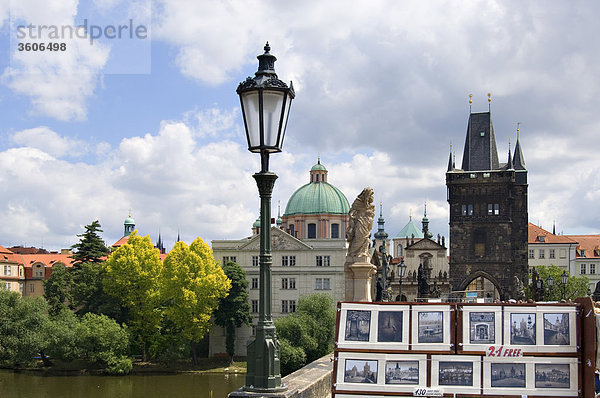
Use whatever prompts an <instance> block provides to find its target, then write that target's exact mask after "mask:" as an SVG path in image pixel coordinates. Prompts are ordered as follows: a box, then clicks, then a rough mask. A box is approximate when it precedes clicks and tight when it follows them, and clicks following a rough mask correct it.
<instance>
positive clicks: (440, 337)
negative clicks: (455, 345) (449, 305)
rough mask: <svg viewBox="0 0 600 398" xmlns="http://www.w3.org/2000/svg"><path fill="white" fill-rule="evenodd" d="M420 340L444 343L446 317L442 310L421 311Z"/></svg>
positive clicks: (421, 341) (420, 341)
mask: <svg viewBox="0 0 600 398" xmlns="http://www.w3.org/2000/svg"><path fill="white" fill-rule="evenodd" d="M418 319H419V323H418V340H417V341H418V342H419V343H442V342H443V341H444V328H443V325H444V322H443V320H444V317H443V313H442V312H441V311H422V312H419V317H418Z"/></svg>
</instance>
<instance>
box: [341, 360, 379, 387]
mask: <svg viewBox="0 0 600 398" xmlns="http://www.w3.org/2000/svg"><path fill="white" fill-rule="evenodd" d="M344 382H345V383H372V384H375V383H377V361H366V360H364V359H346V371H345V372H344Z"/></svg>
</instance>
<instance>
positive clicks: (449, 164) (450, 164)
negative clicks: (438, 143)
mask: <svg viewBox="0 0 600 398" xmlns="http://www.w3.org/2000/svg"><path fill="white" fill-rule="evenodd" d="M453 166H454V164H453V163H452V144H450V156H449V157H448V171H452V170H454V167H453Z"/></svg>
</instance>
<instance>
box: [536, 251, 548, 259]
mask: <svg viewBox="0 0 600 398" xmlns="http://www.w3.org/2000/svg"><path fill="white" fill-rule="evenodd" d="M538 258H546V250H544V249H540V251H539V254H538Z"/></svg>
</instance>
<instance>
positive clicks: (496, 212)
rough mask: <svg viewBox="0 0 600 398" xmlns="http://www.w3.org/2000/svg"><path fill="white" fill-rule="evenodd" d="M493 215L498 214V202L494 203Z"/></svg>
mask: <svg viewBox="0 0 600 398" xmlns="http://www.w3.org/2000/svg"><path fill="white" fill-rule="evenodd" d="M494 215H495V216H499V215H500V205H499V204H498V203H494Z"/></svg>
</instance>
